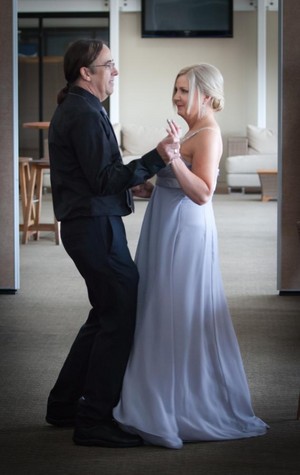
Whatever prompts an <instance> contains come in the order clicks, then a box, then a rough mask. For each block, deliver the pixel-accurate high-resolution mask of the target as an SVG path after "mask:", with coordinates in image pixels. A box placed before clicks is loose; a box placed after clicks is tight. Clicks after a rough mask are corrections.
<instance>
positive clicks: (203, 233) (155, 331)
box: [114, 165, 268, 449]
mask: <svg viewBox="0 0 300 475" xmlns="http://www.w3.org/2000/svg"><path fill="white" fill-rule="evenodd" d="M187 166H188V165H187ZM136 263H137V266H138V269H139V272H140V283H139V296H138V312H137V325H136V333H135V339H134V345H133V349H132V353H131V356H130V359H129V363H128V367H127V370H126V374H125V378H124V383H123V388H122V394H121V399H120V402H119V404H118V406H117V407H116V408H115V409H114V417H115V419H116V420H117V421H118V422H119V423H120V425H121V427H122V428H123V429H125V430H126V431H128V432H132V433H137V434H140V435H141V437H142V438H143V439H144V440H145V442H146V443H150V444H155V445H161V446H165V447H169V448H175V449H178V448H181V447H182V444H183V442H191V441H212V440H224V439H239V438H245V437H252V436H258V435H262V434H264V433H265V432H266V430H267V427H268V426H267V425H266V424H265V423H264V422H263V421H262V420H261V419H259V418H257V417H256V416H255V415H254V413H253V409H252V406H251V400H250V394H249V389H248V384H247V380H246V376H245V372H244V368H243V363H242V359H241V355H240V350H239V346H238V342H237V339H236V335H235V332H234V329H233V325H232V321H231V317H230V313H229V310H228V306H227V301H226V298H225V295H224V290H223V283H222V277H221V272H220V266H219V257H218V243H217V231H216V226H215V219H214V213H213V207H212V202H211V201H209V202H208V203H206V204H204V205H202V206H199V205H197V204H195V203H194V202H192V201H191V200H190V199H189V198H187V197H186V195H185V194H184V193H183V191H182V190H181V188H180V186H179V183H178V182H177V180H176V178H175V176H174V174H173V173H172V169H171V167H170V166H168V167H166V168H164V169H163V170H161V171H160V172H159V174H158V177H157V183H156V187H155V189H154V192H153V194H152V197H151V200H150V202H149V204H148V207H147V210H146V214H145V217H144V221H143V225H142V230H141V235H140V239H139V243H138V248H137V253H136Z"/></svg>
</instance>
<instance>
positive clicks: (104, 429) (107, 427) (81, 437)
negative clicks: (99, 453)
mask: <svg viewBox="0 0 300 475" xmlns="http://www.w3.org/2000/svg"><path fill="white" fill-rule="evenodd" d="M73 441H74V442H75V444H77V445H86V446H98V447H119V448H122V447H124V448H126V447H127V448H128V447H138V446H140V445H143V440H142V439H141V438H140V437H139V436H138V435H132V434H127V433H126V432H124V431H122V430H121V429H120V427H119V426H118V424H117V423H116V422H114V421H105V422H103V423H101V425H97V426H92V427H76V428H75V431H74V435H73Z"/></svg>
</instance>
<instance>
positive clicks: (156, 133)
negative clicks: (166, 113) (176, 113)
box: [43, 124, 167, 189]
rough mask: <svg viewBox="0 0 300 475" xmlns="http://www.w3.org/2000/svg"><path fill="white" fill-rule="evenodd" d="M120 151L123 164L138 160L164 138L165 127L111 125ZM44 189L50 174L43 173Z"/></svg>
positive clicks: (48, 186)
mask: <svg viewBox="0 0 300 475" xmlns="http://www.w3.org/2000/svg"><path fill="white" fill-rule="evenodd" d="M113 128H114V131H115V134H116V137H117V140H118V143H119V146H120V151H121V154H122V157H123V162H124V163H125V164H127V163H129V162H131V160H134V159H136V158H140V157H141V156H142V155H144V154H145V153H147V152H149V151H150V150H152V149H153V148H155V147H156V145H157V144H158V143H159V142H160V141H161V139H163V138H164V137H165V136H166V134H167V133H166V128H165V127H151V126H144V125H138V124H128V125H124V126H122V127H121V124H114V125H113ZM44 149H45V156H49V154H48V141H47V139H46V140H45V143H44ZM43 186H44V188H46V189H48V188H50V186H51V184H50V172H48V171H45V172H44V178H43Z"/></svg>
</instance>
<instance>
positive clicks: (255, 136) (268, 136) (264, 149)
mask: <svg viewBox="0 0 300 475" xmlns="http://www.w3.org/2000/svg"><path fill="white" fill-rule="evenodd" d="M247 136H248V146H249V147H250V148H251V149H254V150H255V151H256V152H254V153H257V152H258V153H277V135H276V134H275V133H274V132H272V130H270V129H265V128H262V127H256V126H255V125H247Z"/></svg>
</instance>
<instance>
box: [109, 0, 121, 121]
mask: <svg viewBox="0 0 300 475" xmlns="http://www.w3.org/2000/svg"><path fill="white" fill-rule="evenodd" d="M109 47H110V50H111V53H112V57H113V59H114V61H115V63H116V66H117V68H118V67H119V0H110V2H109ZM119 109H120V102H119V77H118V76H117V77H116V79H115V87H114V92H113V94H112V95H111V96H110V99H109V117H110V121H111V123H112V124H117V123H118V122H119V120H120V111H119Z"/></svg>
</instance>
